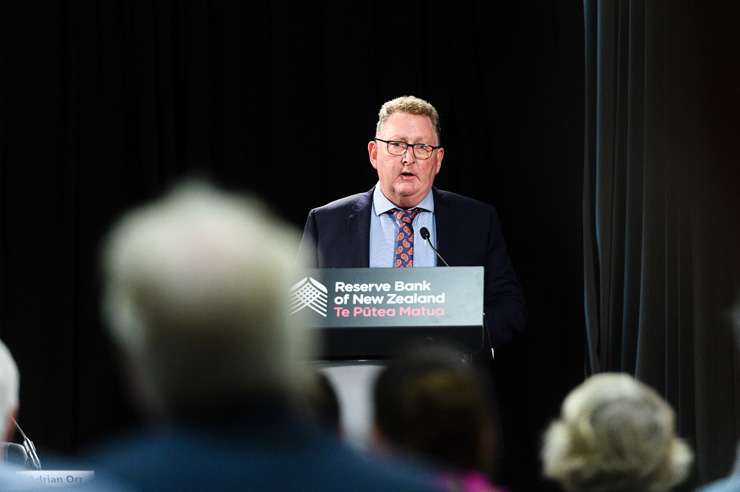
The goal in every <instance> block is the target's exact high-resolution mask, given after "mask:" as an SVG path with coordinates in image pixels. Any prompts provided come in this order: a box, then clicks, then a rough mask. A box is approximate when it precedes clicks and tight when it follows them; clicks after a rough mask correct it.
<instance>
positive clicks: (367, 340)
mask: <svg viewBox="0 0 740 492" xmlns="http://www.w3.org/2000/svg"><path fill="white" fill-rule="evenodd" d="M290 315H291V316H301V318H302V322H303V323H305V324H306V325H307V326H310V327H313V328H317V329H320V330H321V331H322V335H323V338H324V354H323V355H324V356H325V357H329V358H383V357H387V356H390V355H392V354H393V353H394V352H396V351H397V350H399V349H402V348H403V347H404V346H405V345H408V344H410V343H414V342H418V341H421V340H430V339H431V341H436V340H437V339H439V338H442V339H449V340H450V341H452V342H455V343H457V344H458V345H463V346H464V347H463V348H469V349H471V350H473V349H478V348H480V346H481V343H482V338H481V334H482V332H481V329H482V326H483V267H430V268H325V269H320V270H311V271H308V272H306V275H305V276H304V277H303V278H301V279H299V280H298V281H297V282H296V283H295V284H294V285H293V286H292V287H291V304H290Z"/></svg>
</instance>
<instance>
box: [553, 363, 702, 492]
mask: <svg viewBox="0 0 740 492" xmlns="http://www.w3.org/2000/svg"><path fill="white" fill-rule="evenodd" d="M542 459H543V463H544V473H545V475H546V476H547V477H549V478H552V479H555V480H557V481H558V482H560V484H561V485H563V486H564V488H565V489H566V490H568V491H578V492H586V491H588V492H602V491H603V492H606V491H620V492H621V491H650V492H660V491H665V490H668V489H670V488H671V487H672V486H673V485H675V484H677V483H680V482H681V481H682V480H684V479H685V478H686V476H687V474H688V472H689V467H690V465H691V461H692V453H691V450H690V449H689V447H688V446H687V445H686V444H685V443H684V442H683V441H682V440H680V439H678V438H677V437H676V435H675V424H674V416H673V411H672V410H671V408H670V407H669V406H668V404H667V403H666V402H665V401H663V399H662V398H661V397H660V396H658V394H657V393H656V392H655V391H653V390H652V389H651V388H649V387H648V386H646V385H644V384H642V383H640V382H638V381H636V380H635V379H634V378H632V377H631V376H629V375H627V374H616V373H611V374H610V373H605V374H598V375H596V376H593V377H591V378H589V379H588V380H586V382H584V383H583V384H581V385H580V386H578V387H577V388H576V389H575V390H573V391H572V392H571V393H570V394H569V395H568V397H567V398H566V399H565V401H564V402H563V407H562V412H561V415H560V418H559V419H558V420H556V421H555V422H553V423H552V424H551V425H550V427H549V428H548V429H547V431H546V433H545V438H544V447H543V451H542Z"/></svg>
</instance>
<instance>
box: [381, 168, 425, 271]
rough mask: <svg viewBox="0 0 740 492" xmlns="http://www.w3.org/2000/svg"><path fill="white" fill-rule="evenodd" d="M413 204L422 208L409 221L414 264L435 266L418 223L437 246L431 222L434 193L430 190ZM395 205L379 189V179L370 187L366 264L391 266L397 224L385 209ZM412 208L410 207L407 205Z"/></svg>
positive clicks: (391, 208) (417, 265)
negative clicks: (368, 240) (427, 231)
mask: <svg viewBox="0 0 740 492" xmlns="http://www.w3.org/2000/svg"><path fill="white" fill-rule="evenodd" d="M416 207H418V208H421V209H423V210H422V211H421V212H419V213H418V214H417V215H416V217H414V221H413V223H412V225H413V228H414V266H415V267H433V266H437V255H435V254H434V251H433V250H432V248H430V247H429V244H428V243H427V242H426V241H425V240H424V239H422V238H421V234H420V233H419V231H420V230H421V228H422V227H426V228H427V229H429V240H430V241H432V244H433V245H434V247H435V248H436V247H437V228H436V227H435V223H434V195H433V193H432V191H431V190H429V193H427V196H425V197H424V199H423V200H422V201H421V202H419V204H418V205H416ZM394 208H398V207H397V206H396V205H394V204H393V202H391V201H390V200H388V198H386V197H385V195H384V194H383V192H382V191H380V183H378V184H376V185H375V190H374V191H373V208H372V210H371V211H370V267H372V268H393V247H394V246H395V243H396V241H395V239H396V235H397V234H398V224H396V221H395V219H394V218H393V215H392V214H389V213H388V211H390V210H393V209H394ZM411 208H414V207H411Z"/></svg>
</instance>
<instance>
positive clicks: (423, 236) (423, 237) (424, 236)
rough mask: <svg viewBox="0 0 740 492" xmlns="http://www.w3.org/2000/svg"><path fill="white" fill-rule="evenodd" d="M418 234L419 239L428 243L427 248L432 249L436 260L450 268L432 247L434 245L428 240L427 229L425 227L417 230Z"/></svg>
mask: <svg viewBox="0 0 740 492" xmlns="http://www.w3.org/2000/svg"><path fill="white" fill-rule="evenodd" d="M419 234H421V238H422V239H423V240H424V241H426V242H427V243H429V247H430V248H432V250H433V251H434V253H435V254H436V255H437V258H439V259H440V260H442V263H444V264H445V265H446V266H450V264H449V263H447V261H446V260H445V259H444V258H442V255H441V254H439V251H437V248H435V247H434V245H433V244H432V241H431V240H430V239H429V229H427V228H426V227H422V228H421V229H419Z"/></svg>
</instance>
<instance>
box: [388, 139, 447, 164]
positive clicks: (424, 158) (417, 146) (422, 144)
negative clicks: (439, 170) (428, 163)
mask: <svg viewBox="0 0 740 492" xmlns="http://www.w3.org/2000/svg"><path fill="white" fill-rule="evenodd" d="M373 140H377V141H378V142H383V143H385V150H386V151H387V152H388V153H389V154H390V155H395V156H401V155H403V154H405V153H406V152H408V150H409V148H411V152H413V154H414V157H415V158H417V159H421V160H423V161H425V160H427V159H431V157H432V155H433V154H434V151H435V150H437V149H441V148H442V146H441V145H429V144H425V143H415V144H410V143H408V142H404V141H402V140H383V139H382V138H378V137H373ZM392 143H397V144H402V145H403V146H404V147H405V148H404V149H403V152H401V153H400V154H394V153H393V152H391V148H390V144H392ZM421 147H431V148H432V151H431V152H430V153H429V155H428V156H427V157H421V156H418V155H417V154H416V149H418V148H421Z"/></svg>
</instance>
